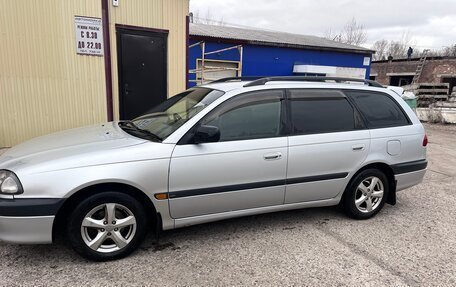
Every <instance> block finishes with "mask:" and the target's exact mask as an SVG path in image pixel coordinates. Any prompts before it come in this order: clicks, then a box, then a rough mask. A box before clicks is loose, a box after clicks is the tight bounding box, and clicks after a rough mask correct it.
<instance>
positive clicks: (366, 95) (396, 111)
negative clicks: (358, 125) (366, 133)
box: [345, 91, 409, 128]
mask: <svg viewBox="0 0 456 287" xmlns="http://www.w3.org/2000/svg"><path fill="white" fill-rule="evenodd" d="M345 93H346V94H347V95H349V96H350V97H351V98H352V99H353V100H354V102H355V103H356V105H357V106H358V108H359V110H360V112H361V113H362V114H363V115H364V118H365V119H366V123H367V126H368V127H369V128H385V127H394V126H405V125H408V124H409V121H408V119H407V117H406V116H405V115H404V112H403V111H402V110H401V108H400V107H399V106H398V104H397V103H396V102H395V101H394V100H393V99H392V98H390V97H389V96H388V95H386V94H383V93H376V92H369V91H348V92H345Z"/></svg>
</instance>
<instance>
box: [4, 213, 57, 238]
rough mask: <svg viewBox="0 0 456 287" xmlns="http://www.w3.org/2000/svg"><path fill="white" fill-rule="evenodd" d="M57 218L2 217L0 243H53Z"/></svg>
mask: <svg viewBox="0 0 456 287" xmlns="http://www.w3.org/2000/svg"><path fill="white" fill-rule="evenodd" d="M54 218H55V216H25V217H12V216H0V241H3V242H9V243H19V244H47V243H52V226H53V224H54Z"/></svg>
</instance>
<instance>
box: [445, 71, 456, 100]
mask: <svg viewBox="0 0 456 287" xmlns="http://www.w3.org/2000/svg"><path fill="white" fill-rule="evenodd" d="M442 83H448V84H449V92H448V93H449V94H450V95H451V93H453V91H454V92H456V88H455V87H456V75H455V76H442Z"/></svg>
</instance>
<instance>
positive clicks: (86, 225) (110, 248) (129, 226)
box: [81, 203, 137, 253]
mask: <svg viewBox="0 0 456 287" xmlns="http://www.w3.org/2000/svg"><path fill="white" fill-rule="evenodd" d="M136 227H137V224H136V218H135V216H134V214H133V213H132V212H131V211H130V210H129V209H128V208H127V207H125V206H123V205H121V204H117V203H106V204H101V205H98V206H97V207H95V208H93V209H92V210H91V211H90V212H89V213H88V214H87V215H86V216H85V217H84V219H83V221H82V224H81V235H82V239H83V240H84V243H85V244H86V245H87V246H88V247H89V248H90V249H92V250H94V251H97V252H102V253H110V252H115V251H118V250H121V249H123V248H125V247H126V246H127V245H128V244H129V243H130V242H131V241H132V240H133V238H134V236H135V233H136Z"/></svg>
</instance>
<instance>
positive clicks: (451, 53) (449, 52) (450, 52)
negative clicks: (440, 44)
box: [442, 45, 456, 57]
mask: <svg viewBox="0 0 456 287" xmlns="http://www.w3.org/2000/svg"><path fill="white" fill-rule="evenodd" d="M442 56H444V57H445V56H446V57H456V45H453V46H449V47H444V48H443V50H442Z"/></svg>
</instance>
